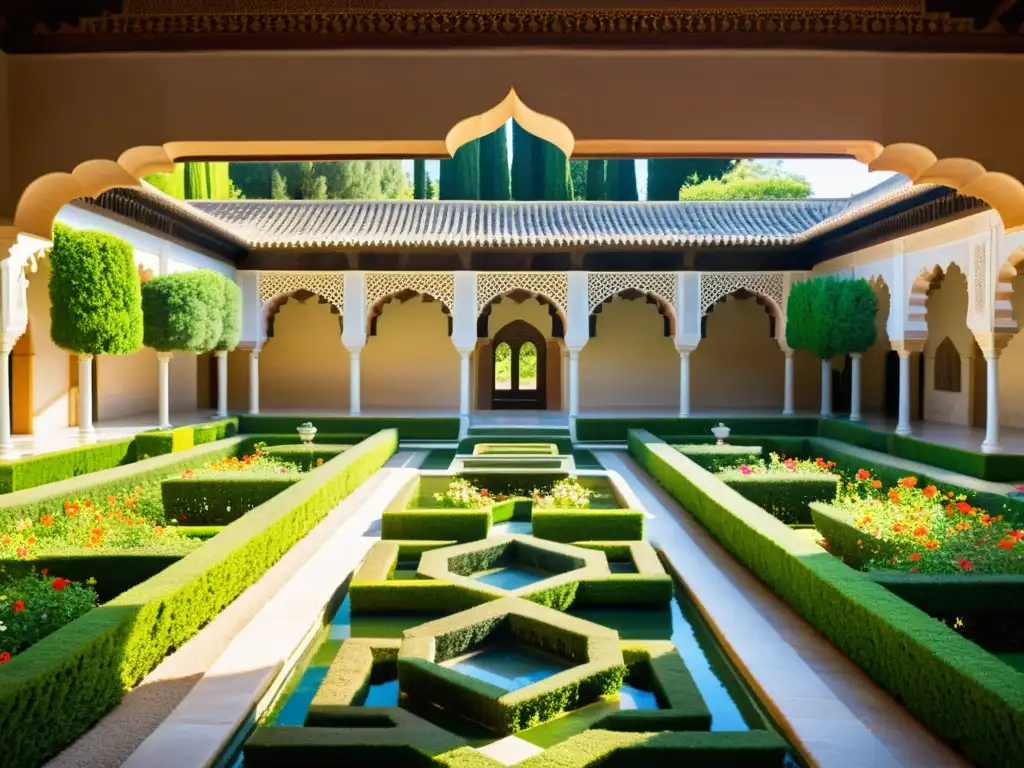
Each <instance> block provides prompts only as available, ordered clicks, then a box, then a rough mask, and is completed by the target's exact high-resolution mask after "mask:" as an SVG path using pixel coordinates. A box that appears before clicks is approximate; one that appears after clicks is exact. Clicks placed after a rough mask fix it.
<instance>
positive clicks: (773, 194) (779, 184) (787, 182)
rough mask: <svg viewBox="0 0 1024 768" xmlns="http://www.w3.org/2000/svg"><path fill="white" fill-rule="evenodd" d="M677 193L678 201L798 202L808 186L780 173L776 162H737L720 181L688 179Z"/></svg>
mask: <svg viewBox="0 0 1024 768" xmlns="http://www.w3.org/2000/svg"><path fill="white" fill-rule="evenodd" d="M686 182H687V183H686V184H684V185H683V186H682V188H681V189H679V190H678V192H679V194H678V199H679V200H801V199H803V198H806V197H808V196H809V195H810V194H811V184H810V182H809V181H807V179H805V178H804V177H803V176H800V175H799V174H795V173H787V172H786V171H784V170H782V167H781V165H780V162H779V161H752V160H740V161H738V162H736V163H735V165H733V166H732V168H731V169H730V170H728V171H727V172H726V173H724V174H721V175H720V177H712V178H705V179H704V180H703V181H702V180H701V177H700V173H699V172H697V174H696V175H691V176H690V177H689V178H688V179H687V180H686Z"/></svg>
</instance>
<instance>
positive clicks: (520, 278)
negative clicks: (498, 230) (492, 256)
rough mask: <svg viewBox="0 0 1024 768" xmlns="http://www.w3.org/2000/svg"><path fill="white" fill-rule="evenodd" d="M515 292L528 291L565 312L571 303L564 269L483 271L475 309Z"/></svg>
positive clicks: (478, 311)
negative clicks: (554, 270)
mask: <svg viewBox="0 0 1024 768" xmlns="http://www.w3.org/2000/svg"><path fill="white" fill-rule="evenodd" d="M512 291H527V292H529V293H532V294H534V295H537V296H543V297H544V298H545V299H547V300H548V301H550V302H551V303H552V304H554V305H555V308H556V309H557V310H558V311H559V312H561V313H562V315H563V316H564V315H565V311H566V307H567V306H568V304H569V277H568V275H567V274H566V273H565V272H480V273H479V274H478V275H477V278H476V312H477V314H478V315H479V314H480V313H481V312H483V310H484V307H486V306H487V305H488V304H489V303H490V302H491V301H493V300H494V299H496V298H497V297H498V296H502V295H504V294H506V293H510V292H512Z"/></svg>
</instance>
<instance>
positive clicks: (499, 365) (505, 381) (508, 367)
mask: <svg viewBox="0 0 1024 768" xmlns="http://www.w3.org/2000/svg"><path fill="white" fill-rule="evenodd" d="M494 388H495V389H512V347H510V346H509V345H508V344H507V343H505V342H504V341H503V342H501V344H499V345H498V346H497V347H495V348H494Z"/></svg>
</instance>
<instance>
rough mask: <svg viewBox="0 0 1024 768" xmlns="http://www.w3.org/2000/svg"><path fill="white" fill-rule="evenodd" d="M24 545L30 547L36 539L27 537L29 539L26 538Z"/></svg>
mask: <svg viewBox="0 0 1024 768" xmlns="http://www.w3.org/2000/svg"><path fill="white" fill-rule="evenodd" d="M25 543H26V544H28V545H29V546H32V545H33V544H35V543H36V537H35V536H29V537H28V538H27V539H26V540H25Z"/></svg>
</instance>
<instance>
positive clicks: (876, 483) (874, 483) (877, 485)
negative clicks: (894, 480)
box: [871, 480, 882, 491]
mask: <svg viewBox="0 0 1024 768" xmlns="http://www.w3.org/2000/svg"><path fill="white" fill-rule="evenodd" d="M871 487H872V488H874V489H875V490H876V491H877V490H878V489H879V488H881V487H882V481H881V480H872V481H871Z"/></svg>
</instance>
